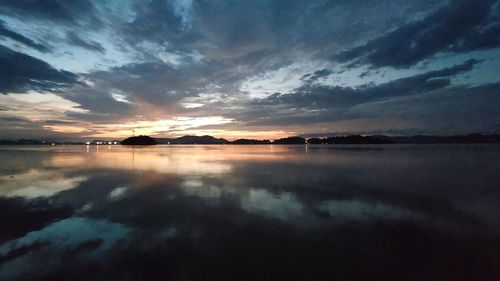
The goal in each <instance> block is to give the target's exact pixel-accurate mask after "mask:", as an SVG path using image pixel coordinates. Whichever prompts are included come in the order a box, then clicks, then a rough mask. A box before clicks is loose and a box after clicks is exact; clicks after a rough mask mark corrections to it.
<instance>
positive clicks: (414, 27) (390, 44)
mask: <svg viewBox="0 0 500 281" xmlns="http://www.w3.org/2000/svg"><path fill="white" fill-rule="evenodd" d="M494 2H495V1H492V0H485V1H472V0H454V1H451V2H450V3H449V4H448V5H446V6H445V7H443V8H441V9H439V10H438V11H436V12H435V13H433V14H431V15H430V16H428V17H425V18H424V19H422V20H418V21H413V22H410V23H409V24H406V25H403V26H401V27H398V28H397V29H395V30H394V31H391V32H389V33H387V34H385V35H383V36H381V37H378V38H376V39H374V40H371V41H368V42H367V43H365V44H364V45H361V46H359V47H355V48H352V49H350V50H347V51H344V52H341V53H339V54H337V55H335V56H334V58H335V59H336V60H339V61H341V62H346V61H354V64H359V63H368V64H371V65H373V66H375V67H381V66H392V67H409V66H411V65H413V64H415V63H418V62H420V61H421V60H423V59H426V58H429V57H431V56H432V55H434V54H436V53H439V52H466V51H473V50H477V49H489V48H494V47H498V46H499V43H500V36H499V35H498V34H499V33H498V30H499V28H500V21H499V20H498V18H495V17H491V11H492V6H493V4H494Z"/></svg>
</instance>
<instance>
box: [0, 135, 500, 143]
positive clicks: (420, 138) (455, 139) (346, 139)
mask: <svg viewBox="0 0 500 281" xmlns="http://www.w3.org/2000/svg"><path fill="white" fill-rule="evenodd" d="M117 143H118V141H98V140H94V141H92V142H85V143H84V142H61V141H48V140H45V141H40V140H29V139H20V140H0V145H51V144H52V145H70V144H73V145H77V144H79V145H81V144H117ZM306 143H308V144H468V143H469V144H473V143H477V144H480V143H500V135H483V134H470V135H457V136H429V135H417V136H384V135H372V136H361V135H347V136H330V137H323V138H308V139H306V138H304V137H300V136H294V137H286V138H280V139H275V140H258V139H237V140H234V141H229V140H226V139H224V138H215V137H213V136H208V135H205V136H182V137H178V138H153V137H149V136H137V137H130V138H127V139H125V140H123V141H121V144H123V145H154V144H235V145H254V144H306Z"/></svg>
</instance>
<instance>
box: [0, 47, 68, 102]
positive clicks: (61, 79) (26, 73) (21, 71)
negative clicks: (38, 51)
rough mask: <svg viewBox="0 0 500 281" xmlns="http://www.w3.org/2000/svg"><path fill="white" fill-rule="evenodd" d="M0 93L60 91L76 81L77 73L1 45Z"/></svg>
mask: <svg viewBox="0 0 500 281" xmlns="http://www.w3.org/2000/svg"><path fill="white" fill-rule="evenodd" d="M0 64H1V65H2V67H1V68H0V93H3V94H6V93H8V92H20V93H23V92H26V91H29V90H42V91H59V90H61V89H62V88H65V87H68V86H70V85H72V84H74V83H76V78H77V77H76V75H75V74H73V73H71V72H67V71H63V70H57V69H55V68H53V67H52V66H50V65H49V64H48V63H46V62H44V61H41V60H39V59H36V58H34V57H31V56H29V55H26V54H23V53H19V52H16V51H13V50H11V49H9V48H7V47H4V46H1V45H0Z"/></svg>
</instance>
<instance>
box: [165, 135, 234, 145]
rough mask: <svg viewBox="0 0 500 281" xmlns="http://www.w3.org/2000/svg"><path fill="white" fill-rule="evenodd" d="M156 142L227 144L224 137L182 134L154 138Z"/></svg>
mask: <svg viewBox="0 0 500 281" xmlns="http://www.w3.org/2000/svg"><path fill="white" fill-rule="evenodd" d="M156 142H157V143H158V144H229V143H231V142H230V141H228V140H226V139H222V138H220V139H218V138H214V137H212V136H183V137H179V138H156Z"/></svg>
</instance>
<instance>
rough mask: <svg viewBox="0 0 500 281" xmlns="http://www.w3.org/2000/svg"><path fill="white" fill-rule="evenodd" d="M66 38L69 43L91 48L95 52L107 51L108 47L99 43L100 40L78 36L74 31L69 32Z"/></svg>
mask: <svg viewBox="0 0 500 281" xmlns="http://www.w3.org/2000/svg"><path fill="white" fill-rule="evenodd" d="M66 40H67V42H68V43H70V44H72V45H75V46H78V47H81V48H84V49H87V50H90V51H95V52H100V53H105V52H106V49H104V47H103V46H102V45H101V44H99V43H98V42H95V41H92V40H84V39H82V38H81V37H80V36H78V35H77V34H76V33H74V32H68V33H67V34H66Z"/></svg>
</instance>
